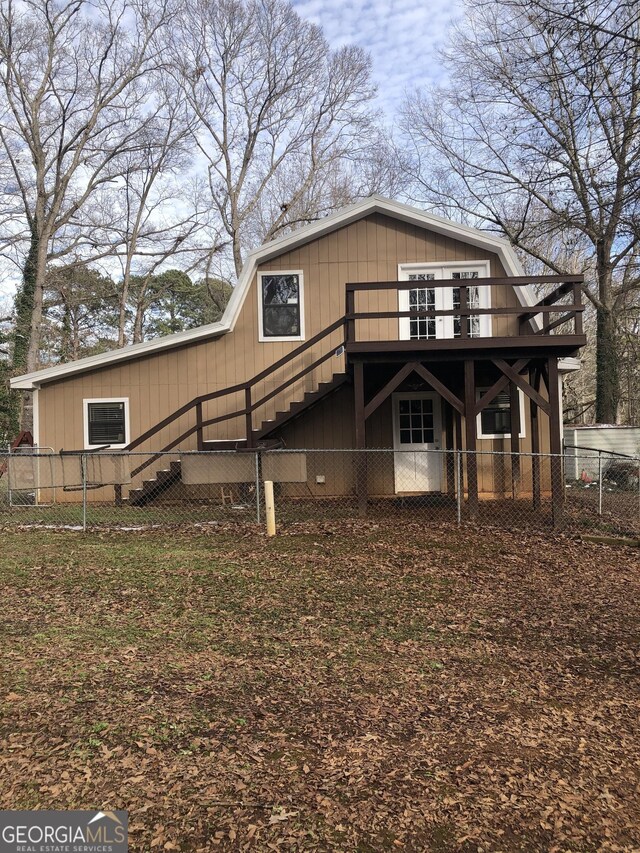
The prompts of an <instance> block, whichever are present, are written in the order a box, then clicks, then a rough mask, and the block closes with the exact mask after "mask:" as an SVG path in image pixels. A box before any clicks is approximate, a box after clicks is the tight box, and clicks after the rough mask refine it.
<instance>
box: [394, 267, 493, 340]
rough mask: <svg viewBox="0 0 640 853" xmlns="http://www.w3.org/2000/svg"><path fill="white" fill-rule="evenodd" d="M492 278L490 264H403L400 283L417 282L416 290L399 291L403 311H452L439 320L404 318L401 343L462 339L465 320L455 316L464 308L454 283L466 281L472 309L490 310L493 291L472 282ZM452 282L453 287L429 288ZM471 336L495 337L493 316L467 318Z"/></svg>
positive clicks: (400, 336)
mask: <svg viewBox="0 0 640 853" xmlns="http://www.w3.org/2000/svg"><path fill="white" fill-rule="evenodd" d="M489 275H490V265H489V261H470V262H467V261H453V262H451V263H448V264H443V263H424V264H401V265H400V266H399V268H398V279H399V281H415V282H416V283H417V285H416V288H415V289H413V288H412V289H409V290H400V291H398V309H399V310H400V311H410V310H422V311H442V312H451V314H448V315H446V316H438V317H416V318H413V317H410V318H406V317H402V318H401V319H400V328H399V338H400V340H435V339H437V338H459V337H460V336H461V332H462V322H463V319H465V318H462V317H460V316H456V315H455V313H454V312H455V310H456V308H459V307H460V286H457V287H456V286H454V282H462V281H464V282H465V286H466V288H467V303H468V307H469V308H489V307H490V305H491V290H490V288H489V287H483V286H482V285H481V284H471V281H472V280H478V279H482V278H486V277H487V276H489ZM442 279H450V280H451V282H452V286H451V287H429V282H430V281H434V280H442ZM467 282H469V283H467ZM466 324H467V330H466V331H467V336H468V337H470V338H484V337H490V336H491V317H490V316H488V315H486V314H484V315H478V316H474V315H471V316H470V317H467V318H466Z"/></svg>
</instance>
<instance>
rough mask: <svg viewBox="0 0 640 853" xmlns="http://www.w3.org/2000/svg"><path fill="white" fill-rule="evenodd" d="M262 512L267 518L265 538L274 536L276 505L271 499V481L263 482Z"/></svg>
mask: <svg viewBox="0 0 640 853" xmlns="http://www.w3.org/2000/svg"><path fill="white" fill-rule="evenodd" d="M264 510H265V515H266V517H267V536H275V535H276V505H275V502H274V499H273V481H272V480H265V481H264Z"/></svg>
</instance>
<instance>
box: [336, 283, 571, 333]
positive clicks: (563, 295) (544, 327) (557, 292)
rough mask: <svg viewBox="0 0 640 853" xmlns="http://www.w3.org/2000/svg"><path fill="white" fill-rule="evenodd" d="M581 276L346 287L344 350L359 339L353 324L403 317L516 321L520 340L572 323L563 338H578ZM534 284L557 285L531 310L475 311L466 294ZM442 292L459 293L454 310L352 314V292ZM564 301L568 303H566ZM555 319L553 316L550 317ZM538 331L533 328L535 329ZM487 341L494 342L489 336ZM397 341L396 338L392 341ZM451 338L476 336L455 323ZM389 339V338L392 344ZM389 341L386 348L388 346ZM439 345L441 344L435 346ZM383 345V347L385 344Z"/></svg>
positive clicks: (497, 307)
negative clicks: (480, 290)
mask: <svg viewBox="0 0 640 853" xmlns="http://www.w3.org/2000/svg"><path fill="white" fill-rule="evenodd" d="M583 282H584V276H582V275H572V276H559V275H539V276H508V277H500V278H477V279H435V280H428V281H375V282H370V281H364V282H351V283H349V284H347V286H346V306H345V320H346V324H347V337H346V339H347V345H349V344H353V343H357V342H358V336H357V332H356V323H357V322H358V321H361V320H392V319H397V320H398V321H400V320H401V319H403V318H407V319H409V320H417V319H438V318H453V319H454V320H461V321H462V320H463V318H469V317H486V316H488V317H491V318H494V317H496V318H497V317H513V316H515V317H516V318H517V321H518V332H517V335H513V337H516V336H517V337H524V336H532V335H534V336H546V335H550V334H551V332H552V331H554V330H556V329H558V328H559V327H560V326H563V325H565V324H567V323H572V328H571V329H570V331H569V332H567V331H566V330H565V331H564V332H563V334H564V335H567V334H569V335H576V336H582V335H583V333H584V332H583V323H582V313H583V311H584V304H583V301H582V287H583ZM538 284H556V285H557V286H556V287H555V288H554V290H552V291H551V293H548V294H547V295H546V296H544V297H543V298H542V299H540V300H539V301H538V302H536V303H535V304H534V305H531V306H522V305H515V306H508V305H495V306H491V307H479V306H478V307H476V306H473V305H472V304H471V300H470V298H469V297H470V293H469V291H470V290H471V289H472V288H477V287H482V288H494V287H495V288H500V289H507V288H514V287H518V286H520V287H530V286H531V285H538ZM432 288H433V289H435V290H441V289H443V288H447V289H449V290H451V289H453V288H455V289H456V290H457V291H459V305H458V306H456V307H451V308H446V309H416V308H412V309H409V310H407V311H399V310H387V311H372V310H366V311H362V310H357V309H356V294H357V293H375V292H379V291H404V290H423V289H425V290H430V289H432ZM567 298H570V300H571V301H569V302H566V301H564V300H566V299H567ZM553 315H558V316H555V317H554V316H553ZM536 326H537V328H536ZM490 337H494V336H493V335H491V336H490ZM398 338H399V335H398V336H397V338H396V339H398ZM456 339H457V340H459V341H462V342H465V343H463V346H465V345H466V346H468V347H473V346H474V341H477V339H478V336H477V335H472V334H470V332H469V324H468V323H467V322H460V332H459V335H457V336H456ZM393 340H394V339H391V341H393ZM428 340H429V344H430V345H436V339H435V338H430V339H428ZM391 341H389V343H390V342H391ZM440 341H441V342H442V343H441V344H440ZM385 343H387V342H385ZM450 343H451V337H450V336H449V337H447V338H443V339H439V340H438V344H440V345H441V346H442V347H446V346H447V345H450Z"/></svg>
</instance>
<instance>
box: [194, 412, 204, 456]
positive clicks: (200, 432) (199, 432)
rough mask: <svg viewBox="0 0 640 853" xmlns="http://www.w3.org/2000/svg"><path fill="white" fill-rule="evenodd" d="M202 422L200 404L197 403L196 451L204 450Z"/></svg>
mask: <svg viewBox="0 0 640 853" xmlns="http://www.w3.org/2000/svg"><path fill="white" fill-rule="evenodd" d="M202 420H203V418H202V402H201V401H198V402H197V403H196V424H197V426H198V429H197V431H196V440H197V443H198V444H197V446H198V450H204V432H203V429H202Z"/></svg>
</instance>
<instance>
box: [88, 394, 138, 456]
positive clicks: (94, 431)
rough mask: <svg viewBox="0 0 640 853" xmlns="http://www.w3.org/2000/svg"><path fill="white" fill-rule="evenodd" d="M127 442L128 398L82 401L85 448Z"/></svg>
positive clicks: (118, 444) (122, 444)
mask: <svg viewBox="0 0 640 853" xmlns="http://www.w3.org/2000/svg"><path fill="white" fill-rule="evenodd" d="M128 442H129V400H128V398H126V397H119V398H116V399H113V398H110V399H93V400H85V401H84V444H85V448H87V449H90V448H94V447H103V446H105V445H109V446H110V447H112V448H119V447H120V448H121V447H125V446H126V445H127V444H128Z"/></svg>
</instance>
